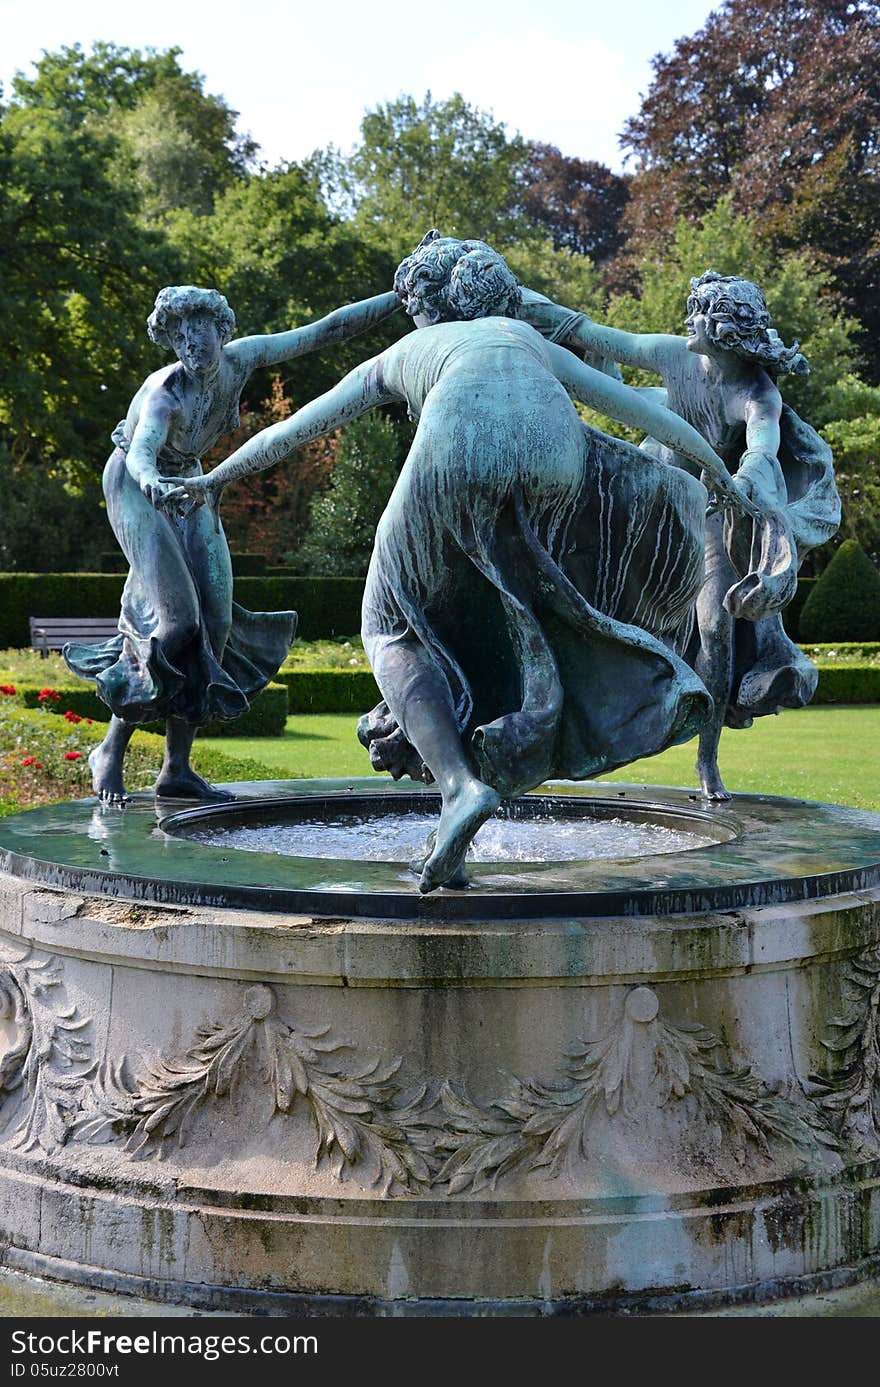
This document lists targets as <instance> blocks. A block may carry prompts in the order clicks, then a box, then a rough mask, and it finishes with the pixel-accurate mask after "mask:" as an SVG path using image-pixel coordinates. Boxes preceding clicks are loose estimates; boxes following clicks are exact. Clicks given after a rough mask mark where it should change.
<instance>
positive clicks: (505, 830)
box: [188, 813, 714, 862]
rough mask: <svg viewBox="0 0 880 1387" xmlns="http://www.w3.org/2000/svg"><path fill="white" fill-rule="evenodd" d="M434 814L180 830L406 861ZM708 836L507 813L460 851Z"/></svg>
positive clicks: (211, 838) (274, 849)
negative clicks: (521, 817) (468, 848)
mask: <svg viewBox="0 0 880 1387" xmlns="http://www.w3.org/2000/svg"><path fill="white" fill-rule="evenodd" d="M436 827H437V817H436V815H434V814H425V813H413V814H378V815H375V816H370V817H366V816H357V815H337V816H335V817H333V816H330V817H327V818H317V817H316V818H313V819H303V820H299V821H298V822H296V823H279V824H255V825H241V826H237V827H232V828H213V829H211V828H202V829H198V830H196V831H193V832H191V833H190V834H189V835H188V836H189V837H191V838H194V839H196V840H197V841H198V842H200V843H207V844H210V845H212V846H214V847H223V848H242V849H244V850H245V851H246V852H271V853H278V854H280V855H281V856H284V857H336V858H348V859H349V860H351V861H356V862H409V861H411V860H412V859H417V858H418V857H419V855H420V854H422V855H424V851H425V844H426V842H427V839H428V836H429V834H431V833H432V832H433V831H434V829H436ZM713 841H714V839H712V838H708V837H701V836H699V835H698V834H696V833H690V832H688V833H683V832H681V831H680V830H677V829H670V828H665V827H663V826H661V825H660V824H651V823H633V822H628V821H625V820H623V819H619V818H598V819H596V818H587V817H584V818H574V819H572V818H556V817H554V816H541V817H535V818H529V819H521V820H511V819H509V818H506V817H504V818H502V817H498V818H494V819H490V820H489V822H488V823H486V824H484V825H483V827H482V828H481V829H480V831H479V833H478V834H477V836H476V838H475V840H474V842H473V844H472V845H471V848H470V850H469V852H468V860H469V861H473V862H575V861H579V860H581V859H589V860H595V859H597V858H620V857H653V856H655V855H656V854H658V853H674V852H684V851H687V850H688V849H691V848H700V847H704V846H706V845H707V844H709V843H711V842H713Z"/></svg>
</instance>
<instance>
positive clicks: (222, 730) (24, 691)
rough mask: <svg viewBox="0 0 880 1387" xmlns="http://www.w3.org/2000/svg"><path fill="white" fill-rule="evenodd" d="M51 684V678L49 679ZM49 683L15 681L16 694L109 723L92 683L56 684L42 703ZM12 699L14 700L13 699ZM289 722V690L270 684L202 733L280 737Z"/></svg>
mask: <svg viewBox="0 0 880 1387" xmlns="http://www.w3.org/2000/svg"><path fill="white" fill-rule="evenodd" d="M47 683H48V681H47ZM44 687H46V685H37V684H32V685H31V684H23V683H22V682H21V680H19V681H17V682H16V684H15V696H16V699H17V700H19V701H20V702H21V703H22V704H23V705H24V706H25V708H43V707H45V708H46V709H47V710H48V711H49V712H50V713H58V714H59V715H63V714H64V713H66V712H68V711H69V712H71V713H78V714H79V716H80V717H81V718H92V719H93V720H94V721H95V722H108V721H109V719H110V710H109V708H108V707H107V705H106V703H104V702H103V701H102V700H101V699H100V698H99V697H98V695H97V693H96V692H95V690H94V689H93V688H91V687H90V686H89V685H88V684H84V683H83V684H56V685H54V686H52V687H54V689H55V692H56V693H57V694H60V698H59V699H58V700H57V702H56V700H54V699H51V700H47V701H46V702H45V703H41V702H40V690H41V689H42V688H44ZM10 701H11V700H10ZM286 721H287V689H286V688H285V687H284V685H283V684H276V683H272V684H268V685H267V686H266V688H265V689H263V691H262V692H261V693H258V694H257V696H256V698H255V699H254V700H253V702H252V703H251V706H250V708H248V710H247V712H246V713H243V714H242V716H241V717H240V718H235V719H234V720H233V721H231V722H226V721H220V720H218V721H216V722H208V723H205V726H204V727H203V728H200V729H199V733H200V735H202V736H205V737H280V736H281V735H282V733H283V732H284V724H285V722H286ZM145 730H146V731H150V732H154V731H155V732H160V731H164V727H163V726H162V724H161V723H148V724H147V725H146V728H145Z"/></svg>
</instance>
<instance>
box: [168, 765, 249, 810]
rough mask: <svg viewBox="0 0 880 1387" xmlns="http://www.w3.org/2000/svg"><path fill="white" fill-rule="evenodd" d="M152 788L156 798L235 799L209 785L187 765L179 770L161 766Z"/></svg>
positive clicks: (218, 800)
mask: <svg viewBox="0 0 880 1387" xmlns="http://www.w3.org/2000/svg"><path fill="white" fill-rule="evenodd" d="M153 788H154V791H155V794H156V798H157V799H207V800H214V801H215V802H217V803H219V802H223V801H227V802H228V801H229V800H233V799H235V795H230V794H229V793H228V792H227V791H226V790H218V789H217V788H216V786H214V785H209V783H208V781H207V780H204V779H203V778H202V777H201V776H200V775H196V773H195V771H194V770H192V769H191V768H190V767H189V766H187V767H186V769H185V770H180V771H170V770H167V769H166V768H165V767H164V766H163V768H162V770H161V771H160V773H159V779H158V780H157V781H156V784H155V786H154V787H153Z"/></svg>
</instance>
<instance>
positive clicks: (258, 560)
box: [98, 549, 294, 578]
mask: <svg viewBox="0 0 880 1387" xmlns="http://www.w3.org/2000/svg"><path fill="white" fill-rule="evenodd" d="M98 567H99V569H100V570H101V572H102V573H127V572H128V560H127V559H126V557H125V555H124V554H123V552H122V550H121V549H103V550H102V551H101V553H100V554H99V555H98ZM232 571H233V573H234V574H235V576H236V578H252V577H254V576H255V575H256V574H260V573H265V572H267V568H266V556H265V554H247V553H244V554H233V555H232ZM268 572H270V573H274V574H276V575H277V576H281V575H282V574H285V573H293V572H294V570H293V569H292V568H290V569H287V568H279V569H275V568H272V569H269V570H268Z"/></svg>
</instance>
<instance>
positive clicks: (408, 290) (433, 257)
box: [394, 231, 522, 324]
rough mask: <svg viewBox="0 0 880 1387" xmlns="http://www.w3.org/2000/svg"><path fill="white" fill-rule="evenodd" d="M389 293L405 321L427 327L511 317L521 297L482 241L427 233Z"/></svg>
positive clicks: (505, 268) (511, 276) (500, 258)
mask: <svg viewBox="0 0 880 1387" xmlns="http://www.w3.org/2000/svg"><path fill="white" fill-rule="evenodd" d="M394 289H395V292H396V294H397V296H398V298H399V299H400V301H401V303H402V304H403V306H404V308H405V310H406V312H407V313H408V314H409V315H410V317H415V315H416V314H417V313H423V314H424V315H425V317H426V318H427V319H428V321H429V322H430V323H432V324H433V323H441V322H445V323H448V322H467V321H470V320H471V319H472V318H516V317H517V316H518V314H519V308H520V304H521V303H522V295H521V293H520V289H519V284H518V282H517V280H516V277H515V275H514V274H513V272H512V270H511V269H510V268H509V266H508V264H507V262H506V260H505V259H504V257H503V256H501V255H499V254H498V252H497V251H494V250H493V249H492V247H491V246H487V245H486V242H485V241H459V240H458V239H457V238H456V237H454V236H441V235H440V232H439V231H429V232H428V234H427V235H426V236H425V237H424V238H423V240H422V241H421V242H420V243H419V245H418V246H416V249H415V250H414V251H413V253H412V255H408V256H407V257H406V259H405V260H403V261H401V263H400V264H399V265H398V267H397V273H396V274H395V276H394Z"/></svg>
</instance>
